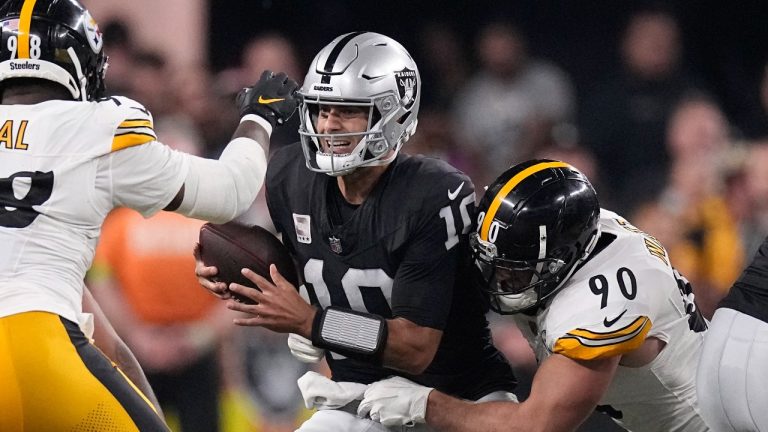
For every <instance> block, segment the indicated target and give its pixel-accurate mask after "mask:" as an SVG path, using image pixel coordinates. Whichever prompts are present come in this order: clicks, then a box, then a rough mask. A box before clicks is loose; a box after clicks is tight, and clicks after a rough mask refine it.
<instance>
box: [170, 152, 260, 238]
mask: <svg viewBox="0 0 768 432" xmlns="http://www.w3.org/2000/svg"><path fill="white" fill-rule="evenodd" d="M266 171H267V157H266V155H265V153H264V148H262V147H261V145H260V144H259V143H258V142H257V141H255V140H252V139H250V138H235V139H234V140H232V141H230V142H229V144H227V147H226V148H225V149H224V152H223V153H222V154H221V157H220V158H219V160H214V159H204V158H200V157H194V156H193V157H190V161H189V171H188V172H187V177H186V179H185V180H184V187H185V190H184V199H183V201H182V202H181V205H180V206H179V208H178V209H177V210H176V212H178V213H181V214H183V215H185V216H190V217H194V218H197V219H203V220H208V221H211V222H215V223H223V222H228V221H230V220H232V219H234V218H236V217H237V216H239V215H241V214H242V213H243V212H245V211H246V210H247V209H248V208H249V207H250V206H251V204H252V203H253V201H254V200H255V199H256V194H257V193H258V192H259V190H260V189H261V186H262V185H263V184H264V176H265V175H266Z"/></svg>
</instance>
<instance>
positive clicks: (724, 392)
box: [696, 308, 768, 432]
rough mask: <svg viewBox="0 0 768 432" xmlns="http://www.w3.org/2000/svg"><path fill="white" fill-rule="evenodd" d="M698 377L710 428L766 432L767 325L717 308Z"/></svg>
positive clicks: (719, 431) (725, 431)
mask: <svg viewBox="0 0 768 432" xmlns="http://www.w3.org/2000/svg"><path fill="white" fill-rule="evenodd" d="M696 378H697V382H696V385H697V389H696V391H697V394H698V399H699V407H700V409H701V415H702V417H704V420H705V421H706V422H707V423H708V424H709V427H710V428H712V430H713V431H714V432H768V323H765V322H763V321H760V320H759V319H757V318H753V317H751V316H749V315H746V314H743V313H741V312H737V311H735V310H733V309H726V308H721V309H718V310H717V311H716V312H715V315H714V316H713V317H712V323H711V326H710V328H709V330H708V331H707V334H706V336H705V337H704V348H703V350H702V353H701V359H700V360H699V370H698V374H697V377H696Z"/></svg>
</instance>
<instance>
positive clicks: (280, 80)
mask: <svg viewBox="0 0 768 432" xmlns="http://www.w3.org/2000/svg"><path fill="white" fill-rule="evenodd" d="M298 86H299V85H298V84H296V81H294V80H292V79H289V78H288V75H286V74H284V73H282V72H280V73H279V74H277V75H274V74H272V71H269V70H265V71H264V72H263V73H262V74H261V78H259V81H258V82H257V83H256V84H254V85H253V86H251V87H246V88H244V89H243V90H241V91H240V93H238V94H237V108H238V109H239V110H240V117H243V116H244V115H247V114H256V115H258V116H260V117H264V118H265V119H266V120H267V121H268V122H269V123H270V124H271V125H272V127H275V125H282V124H283V123H285V122H286V121H288V119H289V118H291V116H292V115H293V112H294V111H296V106H297V105H298V101H299V98H298V96H297V95H296V88H297V87H298Z"/></svg>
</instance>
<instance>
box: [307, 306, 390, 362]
mask: <svg viewBox="0 0 768 432" xmlns="http://www.w3.org/2000/svg"><path fill="white" fill-rule="evenodd" d="M387 335H388V326H387V320H386V319H384V318H382V317H380V316H378V315H373V314H369V313H364V312H357V311H353V310H350V309H343V308H339V307H336V306H330V307H328V308H326V309H322V310H319V311H317V314H315V319H314V320H313V321H312V335H311V339H312V345H314V346H316V347H318V348H323V349H327V350H329V351H333V352H335V353H338V354H341V355H343V356H345V357H348V358H352V359H355V360H361V361H364V362H367V363H372V364H376V365H381V364H382V361H383V358H384V348H385V347H386V345H387Z"/></svg>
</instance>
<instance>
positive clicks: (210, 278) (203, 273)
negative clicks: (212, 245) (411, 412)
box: [193, 243, 232, 300]
mask: <svg viewBox="0 0 768 432" xmlns="http://www.w3.org/2000/svg"><path fill="white" fill-rule="evenodd" d="M193 255H194V256H195V276H197V282H198V283H200V286H202V287H203V288H205V289H207V290H208V291H210V292H211V293H213V295H215V296H216V297H218V298H220V299H222V300H227V299H230V298H232V294H231V293H230V292H229V289H228V288H227V284H225V283H224V282H216V281H215V280H214V277H215V276H216V275H217V274H218V273H219V270H218V269H217V268H216V267H213V266H206V265H205V264H203V259H202V258H201V257H200V243H198V244H196V245H195V250H194V252H193Z"/></svg>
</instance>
